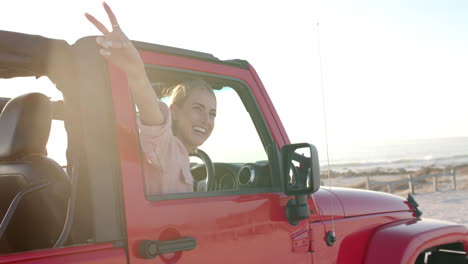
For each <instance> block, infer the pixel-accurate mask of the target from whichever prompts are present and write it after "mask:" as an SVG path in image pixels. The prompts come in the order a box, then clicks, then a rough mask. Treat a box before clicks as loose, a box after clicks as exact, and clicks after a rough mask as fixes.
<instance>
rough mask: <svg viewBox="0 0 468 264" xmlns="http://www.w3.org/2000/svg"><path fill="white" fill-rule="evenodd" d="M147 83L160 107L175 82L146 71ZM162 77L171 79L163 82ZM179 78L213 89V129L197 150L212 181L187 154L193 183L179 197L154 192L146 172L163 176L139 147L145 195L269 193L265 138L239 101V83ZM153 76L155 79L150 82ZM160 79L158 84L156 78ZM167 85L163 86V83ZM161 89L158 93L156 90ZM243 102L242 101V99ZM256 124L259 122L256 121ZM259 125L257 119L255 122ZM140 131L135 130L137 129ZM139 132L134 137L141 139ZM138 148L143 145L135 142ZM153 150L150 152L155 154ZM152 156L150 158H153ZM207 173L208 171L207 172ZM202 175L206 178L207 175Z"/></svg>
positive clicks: (157, 197) (168, 195)
mask: <svg viewBox="0 0 468 264" xmlns="http://www.w3.org/2000/svg"><path fill="white" fill-rule="evenodd" d="M149 76H150V79H151V78H152V76H156V77H155V78H154V80H151V81H154V82H153V87H154V88H155V89H156V93H157V94H158V95H160V96H161V95H162V96H163V98H162V99H161V101H162V102H164V103H165V104H166V105H169V104H170V102H171V98H170V97H169V96H167V95H168V94H169V93H168V91H170V88H171V87H174V85H175V84H176V83H177V80H174V79H177V78H174V77H173V76H174V74H173V73H172V75H171V74H167V75H163V74H161V73H159V74H154V73H153V74H151V72H150V73H149ZM163 76H171V80H170V81H167V80H165V79H164V77H163ZM178 77H179V80H185V79H187V78H203V79H204V80H206V81H207V82H209V83H210V85H211V86H212V87H213V90H214V94H215V96H216V101H217V109H216V118H215V125H214V129H213V131H212V134H211V135H210V137H209V138H208V139H207V140H206V141H205V142H204V143H203V144H202V145H200V146H199V147H198V148H197V150H199V151H200V152H204V153H206V154H207V155H208V156H209V158H210V159H211V162H212V163H213V167H214V174H215V175H214V179H210V178H209V177H210V176H208V175H209V173H207V166H206V165H205V163H206V162H205V161H204V160H202V159H200V158H199V157H197V156H199V155H191V156H190V158H189V163H190V165H189V168H190V174H191V178H192V181H193V189H190V191H187V192H183V193H164V192H162V191H161V190H159V191H161V192H157V191H156V192H154V190H155V189H156V190H157V188H151V187H149V185H151V184H154V182H151V177H149V175H150V173H155V171H156V173H160V174H161V175H159V176H158V177H164V176H165V175H164V173H161V172H157V168H156V170H155V168H154V167H153V168H152V167H151V161H148V160H149V156H150V155H153V154H148V153H145V151H144V150H143V149H144V148H145V147H144V146H142V160H143V165H142V166H143V170H144V179H145V180H144V181H145V186H146V194H147V197H148V199H150V200H161V199H163V200H164V199H178V198H190V197H200V196H206V195H208V196H212V195H216V194H219V195H229V194H239V193H256V192H265V191H266V192H269V191H270V192H271V191H272V188H273V187H274V186H273V184H272V183H273V182H275V181H273V180H272V177H273V176H272V173H271V168H270V167H271V164H270V162H269V158H268V156H269V154H268V152H267V148H266V146H265V144H266V143H265V141H266V139H265V138H267V137H266V136H265V135H260V134H259V129H258V128H257V126H256V125H255V123H254V120H253V117H252V114H251V113H250V112H252V111H254V110H253V109H248V108H247V107H246V106H245V103H244V101H245V100H242V99H241V92H240V90H241V89H248V88H247V87H245V83H242V84H241V83H240V82H239V81H233V80H228V81H226V80H223V79H220V78H219V77H218V78H216V77H215V78H213V76H206V74H205V75H198V76H197V75H196V74H195V76H194V74H193V73H191V75H190V76H189V77H187V76H185V75H184V74H179V76H178ZM156 78H159V79H157V81H156ZM161 79H162V80H161ZM168 83H169V85H168ZM161 91H162V92H161ZM244 99H245V98H244ZM261 121H262V120H261ZM256 122H259V120H256ZM140 129H141V128H140ZM141 133H142V132H141V130H140V139H141ZM141 144H144V143H143V142H141ZM156 149H157V147H155V148H154V150H155V151H157V150H156ZM153 158H154V157H153ZM208 171H209V170H208ZM207 174H208V175H207Z"/></svg>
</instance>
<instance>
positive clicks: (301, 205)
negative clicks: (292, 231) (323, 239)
mask: <svg viewBox="0 0 468 264" xmlns="http://www.w3.org/2000/svg"><path fill="white" fill-rule="evenodd" d="M307 200H308V195H307V194H302V195H296V198H295V199H291V200H289V201H288V203H287V204H286V218H287V219H288V222H289V224H291V225H293V226H296V225H298V224H299V222H300V221H302V220H305V219H308V218H309V204H308V203H307Z"/></svg>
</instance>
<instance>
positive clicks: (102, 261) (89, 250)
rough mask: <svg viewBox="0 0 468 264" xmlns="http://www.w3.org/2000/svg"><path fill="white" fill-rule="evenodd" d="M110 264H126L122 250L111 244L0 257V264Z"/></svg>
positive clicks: (125, 256) (124, 253) (45, 250)
mask: <svg viewBox="0 0 468 264" xmlns="http://www.w3.org/2000/svg"><path fill="white" fill-rule="evenodd" d="M2 263H11V264H13V263H14V264H20V263H24V264H26V263H28V264H63V263H71V264H73V263H80V264H94V263H95V264H97V263H99V264H107V263H108V264H111V263H117V264H118V263H127V254H126V252H125V249H124V248H115V247H114V245H113V244H112V243H106V244H98V245H86V246H73V247H67V248H58V249H44V250H36V251H29V252H21V253H14V254H9V255H4V256H0V264H2Z"/></svg>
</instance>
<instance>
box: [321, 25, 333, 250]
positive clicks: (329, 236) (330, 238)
mask: <svg viewBox="0 0 468 264" xmlns="http://www.w3.org/2000/svg"><path fill="white" fill-rule="evenodd" d="M317 50H318V51H317V52H318V57H319V71H320V87H321V90H322V108H323V121H324V122H323V123H324V128H325V149H326V151H327V175H328V184H329V193H330V209H331V223H332V230H331V231H327V234H326V237H325V240H326V242H327V245H328V246H329V247H331V246H333V244H334V243H335V241H336V235H335V219H334V216H333V200H332V198H333V197H332V196H333V193H332V190H331V186H332V183H331V177H330V155H329V153H328V129H327V114H326V111H325V108H326V107H325V89H324V85H323V66H322V53H321V50H320V23H319V22H317ZM325 228H326V225H325Z"/></svg>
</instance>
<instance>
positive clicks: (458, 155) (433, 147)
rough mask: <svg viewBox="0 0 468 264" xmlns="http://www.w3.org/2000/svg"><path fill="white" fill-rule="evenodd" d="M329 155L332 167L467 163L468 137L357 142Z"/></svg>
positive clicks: (323, 165) (360, 168)
mask: <svg viewBox="0 0 468 264" xmlns="http://www.w3.org/2000/svg"><path fill="white" fill-rule="evenodd" d="M319 152H320V150H319ZM321 152H322V153H319V155H320V154H321V155H320V164H321V168H322V169H326V168H327V166H328V165H327V164H328V162H327V159H326V154H325V155H324V153H323V151H321ZM325 153H326V152H325ZM329 157H330V169H331V170H334V171H348V170H352V171H366V170H373V169H376V168H378V169H384V170H385V169H405V170H417V169H420V168H423V167H453V166H459V165H464V164H468V137H453V138H432V139H415V140H400V141H387V142H383V141H382V142H375V143H361V144H357V143H356V144H354V145H352V146H343V147H340V146H336V147H335V148H333V149H329Z"/></svg>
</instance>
